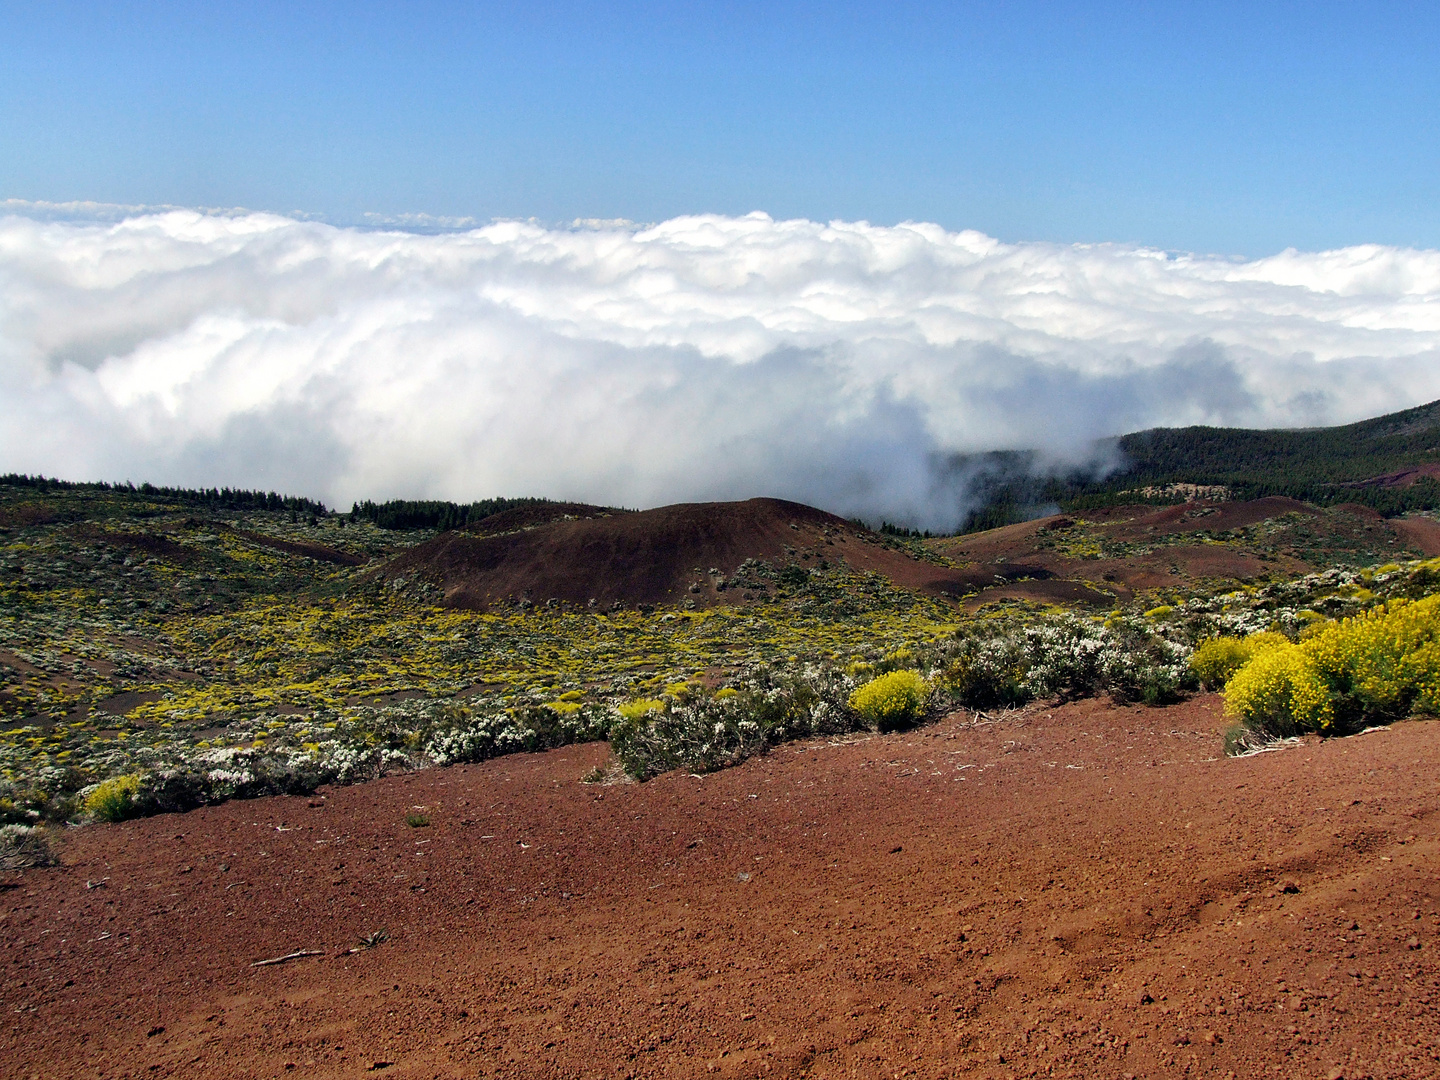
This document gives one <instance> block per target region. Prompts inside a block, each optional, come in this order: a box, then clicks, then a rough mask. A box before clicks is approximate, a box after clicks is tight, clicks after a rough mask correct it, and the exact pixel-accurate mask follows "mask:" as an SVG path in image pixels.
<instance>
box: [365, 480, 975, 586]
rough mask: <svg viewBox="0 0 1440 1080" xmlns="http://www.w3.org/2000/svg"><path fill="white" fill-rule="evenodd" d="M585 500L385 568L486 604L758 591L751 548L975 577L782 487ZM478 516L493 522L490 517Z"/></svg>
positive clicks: (890, 572) (950, 577)
mask: <svg viewBox="0 0 1440 1080" xmlns="http://www.w3.org/2000/svg"><path fill="white" fill-rule="evenodd" d="M585 509H586V510H589V511H595V512H596V516H590V517H578V516H573V515H572V516H570V517H571V519H569V520H566V519H563V518H562V519H561V520H555V521H549V522H545V523H542V524H539V525H537V526H535V527H531V528H525V527H524V525H523V524H516V528H518V529H519V530H520V531H512V530H511V529H509V528H502V529H500V530H499V535H478V536H477V535H473V534H472V533H470V532H465V533H460V532H452V533H445V534H443V535H441V536H438V537H436V538H435V539H434V540H431V541H429V542H427V543H424V544H420V545H417V546H416V547H414V548H411V549H410V550H409V551H407V552H405V553H404V554H403V555H401V556H400V557H399V558H397V559H396V560H395V561H394V562H392V563H391V564H390V565H389V566H388V567H387V568H386V573H388V574H392V575H393V574H397V573H398V574H406V573H418V574H419V575H420V576H422V577H425V578H427V579H428V580H430V581H433V582H435V583H436V584H437V585H439V586H440V588H441V589H442V590H443V592H444V596H445V603H446V604H448V605H451V606H454V607H464V608H475V609H481V610H483V609H487V608H489V607H491V606H493V605H503V604H506V603H516V602H522V601H523V602H529V603H534V604H543V603H548V602H550V601H555V602H556V603H559V604H564V605H568V606H576V607H593V608H595V609H597V610H605V609H609V608H613V607H617V606H618V607H635V606H638V605H641V604H681V603H686V602H687V601H688V602H690V603H692V604H694V605H695V606H711V605H715V604H733V603H744V602H745V601H746V600H750V599H756V598H757V597H758V596H759V595H760V591H759V590H758V589H757V588H756V587H755V583H754V579H753V578H751V577H748V576H746V575H744V574H742V575H741V576H740V578H739V580H736V574H737V571H740V570H741V568H742V565H743V564H745V563H746V561H747V560H751V559H754V560H760V561H762V562H765V563H768V564H770V565H771V566H772V567H774V568H785V567H800V568H803V569H807V570H808V569H812V568H819V569H824V568H826V567H828V566H830V565H831V564H832V563H843V564H845V565H847V566H849V567H850V568H851V569H853V570H857V571H862V572H863V571H874V572H877V573H880V574H883V575H885V576H886V577H888V578H890V579H891V580H892V581H894V582H895V583H896V584H897V585H901V586H903V587H906V588H913V589H919V590H921V591H924V592H928V593H931V594H934V595H940V594H947V593H948V594H951V595H954V596H961V595H964V594H965V593H968V592H972V591H974V588H975V586H976V583H975V582H974V581H972V580H971V579H972V577H973V573H971V572H968V571H963V570H954V569H950V568H947V567H946V566H943V565H939V564H937V563H934V562H927V561H924V560H921V559H917V558H915V557H914V556H913V555H910V554H907V553H906V552H905V551H903V550H899V548H900V545H896V544H894V543H892V542H891V541H889V540H887V539H886V538H885V537H883V536H881V535H879V534H878V533H874V532H871V531H870V530H869V529H866V528H862V527H860V526H857V525H855V524H854V523H853V522H849V521H846V520H845V519H844V518H839V517H836V516H835V515H834V514H827V513H826V512H825V511H823V510H817V509H815V508H814V507H811V506H804V505H802V504H801V503H793V502H786V501H784V500H782V499H749V500H747V501H745V502H734V503H680V504H677V505H675V506H662V507H659V508H658V509H655V510H642V511H634V512H612V511H601V510H599V509H598V508H594V507H589V508H585ZM602 515H603V516H602ZM503 516H504V515H497V517H503ZM487 523H489V528H488V529H487V528H486V526H487ZM501 524H502V526H503V525H505V524H507V523H501ZM480 525H481V527H482V528H481V531H482V532H486V531H490V532H493V531H494V523H493V519H488V518H487V519H486V521H484V522H481V523H480ZM985 580H986V581H987V582H989V581H992V580H993V574H987V575H986V578H985ZM747 585H748V587H747Z"/></svg>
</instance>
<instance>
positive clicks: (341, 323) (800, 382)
mask: <svg viewBox="0 0 1440 1080" xmlns="http://www.w3.org/2000/svg"><path fill="white" fill-rule="evenodd" d="M9 209H10V210H11V211H12V212H11V213H10V214H9V216H5V217H0V470H4V471H12V470H13V471H29V472H45V473H46V474H49V475H61V476H67V477H73V478H94V479H98V478H106V479H125V478H130V479H133V480H135V481H137V482H138V481H140V480H142V479H148V480H152V481H155V482H164V483H183V484H195V485H201V484H203V485H207V486H208V485H214V484H227V483H228V484H232V485H244V486H262V487H267V488H268V487H273V488H277V489H280V490H285V491H289V492H293V493H304V494H310V495H313V496H318V497H321V498H324V499H326V500H327V501H329V502H331V503H333V504H339V505H348V503H349V501H350V500H351V499H354V498H363V497H373V498H385V497H397V496H406V497H421V496H427V497H440V498H452V499H457V500H469V499H473V498H479V497H485V496H489V495H495V494H544V495H549V496H552V497H556V498H573V499H583V500H586V501H592V502H607V503H618V504H624V505H629V506H648V505H656V504H660V503H664V502H672V501H679V500H686V499H710V498H742V497H748V496H751V495H757V494H770V495H777V496H783V497H788V498H794V499H799V500H802V501H806V502H811V503H815V504H818V505H821V506H824V507H826V508H827V509H831V510H834V511H837V512H839V513H844V514H863V515H866V516H870V517H880V516H885V517H888V518H890V519H891V520H903V521H907V522H911V523H915V524H920V525H926V526H928V527H932V528H944V527H949V526H952V525H953V524H955V521H956V518H957V515H958V513H959V509H958V507H957V505H956V496H955V495H954V493H953V491H947V489H946V488H945V487H944V485H943V484H941V483H940V482H939V481H938V480H937V476H938V475H939V474H940V473H943V470H939V472H937V463H939V462H943V461H944V460H945V459H946V458H948V457H949V456H950V455H953V454H955V453H963V452H969V451H977V450H988V449H996V448H1023V447H1037V448H1041V449H1043V450H1045V451H1047V452H1048V453H1049V454H1050V455H1052V456H1053V457H1054V459H1056V460H1077V459H1080V458H1083V457H1084V455H1086V454H1087V453H1090V452H1091V450H1090V445H1091V443H1092V441H1093V440H1094V439H1096V438H1098V437H1102V436H1106V435H1113V434H1119V433H1121V432H1124V431H1129V430H1134V429H1137V428H1142V427H1148V426H1154V425H1161V424H1190V423H1213V424H1244V425H1274V426H1282V425H1295V424H1318V423H1332V422H1343V421H1347V420H1353V419H1358V418H1361V417H1364V416H1370V415H1375V414H1378V413H1382V412H1386V411H1389V410H1392V409H1398V408H1404V407H1406V406H1410V405H1414V404H1418V403H1420V402H1423V401H1429V400H1432V399H1434V398H1440V252H1435V251H1412V250H1403V249H1395V248H1386V247H1378V246H1366V247H1355V248H1347V249H1344V250H1340V251H1330V252H1322V253H1318V254H1303V253H1297V252H1293V251H1287V252H1284V253H1282V254H1280V255H1276V256H1274V257H1272V258H1267V259H1260V260H1255V261H1250V262H1239V261H1233V260H1227V259H1220V258H1210V257H1200V256H1174V255H1169V254H1166V253H1163V252H1158V251H1152V250H1146V249H1140V248H1135V247H1127V246H1120V245H1088V246H1081V245H1077V246H1062V245H1053V244H1003V243H1000V242H998V241H996V240H993V239H990V238H989V237H986V236H983V235H981V234H978V233H974V232H960V233H951V232H946V231H944V230H943V229H941V228H939V227H938V226H934V225H925V224H902V225H899V226H895V227H893V228H882V227H877V226H872V225H868V224H864V223H853V224H852V223H845V222H832V223H830V224H820V223H816V222H811V221H775V220H772V219H770V218H769V217H766V216H764V215H762V214H752V215H749V216H747V217H743V218H727V217H715V216H697V217H686V218H677V219H675V220H672V221H667V222H663V223H662V224H659V225H656V226H653V227H644V228H641V227H637V226H633V225H630V224H628V223H623V222H620V223H615V222H598V223H588V224H585V225H583V226H577V227H575V228H570V229H551V228H545V227H543V226H540V225H536V224H531V223H519V222H501V223H496V224H492V225H489V226H486V227H484V228H478V229H474V230H472V231H468V232H445V233H440V234H431V235H424V234H419V233H415V232H400V231H379V230H374V229H356V228H337V227H334V226H330V225H326V224H322V223H317V222H313V221H303V220H296V219H293V218H287V217H281V216H277V215H272V214H258V213H229V214H207V213H200V212H194V211H188V210H173V209H171V210H165V211H162V212H140V213H130V214H129V215H128V216H124V215H122V216H121V218H120V220H109V221H107V220H90V221H74V220H56V219H55V218H56V214H55V213H54V212H49V213H38V212H34V211H31V210H28V209H27V207H25V206H21V205H17V204H10V205H9ZM16 211H18V212H16ZM95 216H103V215H95Z"/></svg>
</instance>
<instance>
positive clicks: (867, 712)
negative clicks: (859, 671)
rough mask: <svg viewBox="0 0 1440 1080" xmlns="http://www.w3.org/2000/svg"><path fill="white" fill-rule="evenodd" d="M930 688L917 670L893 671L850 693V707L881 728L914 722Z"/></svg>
mask: <svg viewBox="0 0 1440 1080" xmlns="http://www.w3.org/2000/svg"><path fill="white" fill-rule="evenodd" d="M928 693H929V687H927V686H926V685H925V680H924V679H923V678H921V677H920V674H919V673H918V672H915V671H908V670H907V671H892V672H890V673H889V674H888V675H881V676H880V677H879V678H877V679H871V680H870V681H869V682H867V683H866V684H865V685H864V686H861V687H860V688H859V689H857V690H856V691H855V692H854V693H853V694H851V695H850V707H851V708H852V709H854V710H855V711H856V712H858V713H859V714H860V715H861V716H862V717H864V718H865V719H866V720H867V721H869V722H870V723H872V724H874V725H875V726H876V727H877V728H879V729H880V730H881V731H894V730H896V729H897V728H902V727H905V726H906V725H907V724H911V723H913V722H914V721H915V720H916V718H918V717H919V715H920V709H921V707H922V706H923V705H924V704H925V698H926V695H927V694H928Z"/></svg>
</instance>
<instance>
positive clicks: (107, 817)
mask: <svg viewBox="0 0 1440 1080" xmlns="http://www.w3.org/2000/svg"><path fill="white" fill-rule="evenodd" d="M139 792H140V777H138V776H116V777H114V778H112V779H110V780H106V781H105V782H104V783H102V784H98V785H96V787H95V790H94V791H92V792H90V794H89V795H87V796H85V809H86V811H87V812H88V813H89V814H90V816H91V817H93V818H96V819H97V820H99V821H125V820H126V819H127V818H132V817H138V816H139V815H140V812H141V811H140V807H139V806H138V805H137V801H136V798H135V797H136V795H138V794H139Z"/></svg>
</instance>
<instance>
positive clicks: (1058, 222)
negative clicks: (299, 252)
mask: <svg viewBox="0 0 1440 1080" xmlns="http://www.w3.org/2000/svg"><path fill="white" fill-rule="evenodd" d="M0 10H3V14H4V25H5V33H4V35H3V38H0V111H3V115H4V121H3V123H0V197H8V198H21V199H29V200H50V201H67V200H78V199H87V200H97V201H106V202H120V203H144V204H156V203H173V204H180V205H190V206H196V205H206V206H246V207H251V208H261V209H271V210H279V211H287V212H291V211H301V212H306V213H312V214H317V215H322V216H324V217H325V218H326V219H328V220H331V221H335V222H357V221H360V220H363V215H365V214H367V213H370V214H380V215H398V214H405V213H424V214H431V215H437V216H452V217H474V218H478V219H481V220H489V219H490V218H493V217H535V218H538V219H540V220H543V221H548V222H559V221H566V220H569V219H572V218H577V217H601V218H630V219H634V220H639V221H656V220H663V219H666V218H669V217H672V216H674V215H678V214H685V213H693V212H719V213H726V214H739V213H745V212H747V211H751V210H756V209H759V210H764V211H767V212H768V213H770V214H772V215H774V216H777V217H808V218H812V219H815V220H829V219H845V220H862V219H863V220H869V221H873V222H877V223H894V222H898V221H902V220H907V219H910V220H927V221H935V222H938V223H940V224H942V225H944V226H946V227H947V228H951V229H960V228H974V229H979V230H982V231H984V232H987V233H989V234H991V235H995V236H998V237H1000V238H1002V239H1005V240H1057V241H1103V240H1113V241H1121V242H1136V243H1143V244H1149V245H1155V246H1160V247H1165V248H1171V249H1182V250H1196V251H1206V252H1220V253H1227V254H1237V255H1259V254H1264V253H1267V252H1272V251H1277V250H1280V249H1282V248H1284V247H1287V246H1295V247H1299V248H1301V249H1306V250H1314V249H1318V248H1328V247H1335V246H1340V245H1346V244H1353V243H1359V242H1378V243H1386V244H1396V245H1410V246H1422V247H1440V153H1437V151H1440V124H1437V123H1436V120H1435V118H1436V117H1437V116H1440V92H1437V91H1440V63H1437V60H1440V49H1437V44H1440V7H1437V6H1436V5H1433V4H1430V5H1418V4H1417V5H1383V4H1343V5H1327V4H1295V5H1288V4H1254V3H1246V4H1233V5H1231V4H1220V3H1210V4H1184V5H1167V4H1109V5H1105V4H1095V3H1088V4H1065V3H1053V4H1020V3H1009V4H907V3H895V4H865V5H859V4H811V5H800V4H791V5H784V4H776V3H763V4H715V5H709V6H690V5H681V4H643V3H637V4H604V5H591V4H547V3H525V4H521V3H515V4H486V3H476V4H445V3H423V2H418V3H403V4H402V3H391V4H374V3H368V4H367V3H360V2H356V3H344V4H339V3H308V4H307V3H284V4H272V3H264V2H253V0H252V2H249V3H245V4H243V5H242V4H233V5H231V4H224V3H207V4H203V5H202V4H155V3H115V2H111V3H104V4H100V3H89V4H86V3H46V4H35V3H27V4H18V3H7V4H5V5H4V6H3V9H0Z"/></svg>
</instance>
